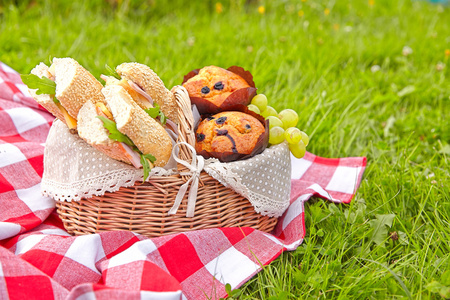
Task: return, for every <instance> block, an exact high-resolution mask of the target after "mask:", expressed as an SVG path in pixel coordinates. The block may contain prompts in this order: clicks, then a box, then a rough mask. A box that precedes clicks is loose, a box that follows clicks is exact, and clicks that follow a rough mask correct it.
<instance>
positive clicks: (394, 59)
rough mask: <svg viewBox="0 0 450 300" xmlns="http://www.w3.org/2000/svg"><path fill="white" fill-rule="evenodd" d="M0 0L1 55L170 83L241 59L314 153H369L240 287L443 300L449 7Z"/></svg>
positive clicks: (245, 291) (449, 212) (447, 267)
mask: <svg viewBox="0 0 450 300" xmlns="http://www.w3.org/2000/svg"><path fill="white" fill-rule="evenodd" d="M17 2H20V4H13V2H11V1H0V61H2V62H4V63H6V64H8V65H9V66H11V67H12V68H14V69H16V70H17V71H18V72H20V73H29V71H30V70H31V69H32V68H33V67H34V66H35V65H36V64H37V63H39V62H40V61H44V62H48V61H49V59H50V58H51V57H65V56H70V57H73V58H75V59H76V60H78V61H79V62H80V63H81V64H82V65H83V66H84V67H86V68H87V69H89V70H90V71H91V72H92V73H93V74H94V75H95V76H96V77H99V76H100V74H101V73H102V72H105V68H104V66H105V64H108V65H110V66H115V65H118V64H120V63H122V62H125V61H137V62H141V63H144V64H147V65H149V66H150V67H151V68H152V69H153V70H154V71H155V72H156V73H157V74H158V75H160V77H161V78H162V79H163V81H164V82H165V84H166V86H167V87H169V88H170V87H172V86H174V85H177V84H180V83H181V81H182V78H183V75H185V74H186V73H188V72H189V71H190V70H192V69H195V68H199V67H202V66H205V65H212V64H213V65H218V66H222V67H228V66H231V65H239V66H242V67H244V68H245V69H248V70H250V71H251V72H252V74H253V76H254V80H255V83H256V86H257V87H258V92H259V93H264V94H266V95H267V97H268V99H269V102H270V104H271V105H272V106H273V107H275V108H276V109H277V110H281V109H284V108H292V109H295V110H296V111H297V112H298V113H299V115H300V122H299V125H298V127H299V128H300V129H302V130H304V131H306V132H307V133H308V134H309V135H310V137H311V142H310V145H309V146H308V151H310V152H312V153H314V154H316V155H319V156H322V157H330V158H331V157H348V156H366V157H367V162H368V167H367V169H366V172H365V174H364V178H363V182H362V184H361V186H360V189H359V190H358V192H357V194H356V197H355V198H354V199H353V201H352V203H351V204H350V205H336V204H332V203H326V202H324V201H323V200H320V199H313V200H311V201H310V202H309V203H308V204H307V205H306V207H305V208H306V212H305V214H306V228H307V232H306V237H305V241H304V243H303V244H302V245H301V246H300V247H299V248H298V249H297V250H296V251H293V252H287V253H284V254H283V255H281V256H280V257H279V258H278V259H277V260H276V261H274V262H273V263H272V264H271V265H269V266H267V267H265V269H264V270H263V271H262V272H260V273H259V274H258V275H257V276H255V277H254V278H252V279H251V280H250V281H249V282H248V283H246V284H245V285H243V286H242V287H241V288H240V289H239V293H238V297H239V299H309V298H313V299H317V298H320V299H365V298H369V299H372V298H374V299H392V298H420V299H429V298H431V299H433V298H436V299H438V298H440V297H447V298H450V191H449V186H450V174H449V173H450V168H449V156H450V121H449V119H450V6H443V5H439V4H430V3H428V2H426V1H419V0H416V1H409V0H403V1H402V0H398V1H394V0H369V1H365V0H364V1H333V0H320V1H312V0H301V1H300V0H298V1H286V0H284V1H283V0H277V1H257V0H253V1H247V2H246V1H243V0H234V1H233V0H230V1H222V2H217V3H216V1H209V2H208V1H202V2H200V1H198V2H196V1H186V2H184V1H179V0H177V1H156V0H153V1H126V0H123V1H122V0H117V1H113V0H110V1H99V0H97V1H90V2H87V1H86V3H84V4H82V3H79V2H76V1H40V0H36V1H17Z"/></svg>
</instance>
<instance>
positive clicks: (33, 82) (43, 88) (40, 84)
mask: <svg viewBox="0 0 450 300" xmlns="http://www.w3.org/2000/svg"><path fill="white" fill-rule="evenodd" d="M20 78H22V81H23V83H25V84H26V85H27V86H28V88H30V89H37V91H36V94H38V95H42V94H49V95H54V94H56V83H55V82H54V81H53V80H51V79H48V78H47V77H45V76H43V77H42V78H40V77H39V76H37V75H34V74H28V75H27V74H21V75H20Z"/></svg>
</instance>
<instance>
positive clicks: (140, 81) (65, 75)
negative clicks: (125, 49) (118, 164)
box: [21, 58, 178, 179]
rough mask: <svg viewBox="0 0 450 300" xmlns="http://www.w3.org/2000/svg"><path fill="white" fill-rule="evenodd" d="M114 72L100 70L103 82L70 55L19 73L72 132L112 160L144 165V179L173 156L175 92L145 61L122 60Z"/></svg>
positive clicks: (47, 107)
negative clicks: (110, 74) (123, 61)
mask: <svg viewBox="0 0 450 300" xmlns="http://www.w3.org/2000/svg"><path fill="white" fill-rule="evenodd" d="M117 72H118V73H116V78H114V77H111V76H104V75H102V78H103V79H104V80H105V81H106V82H107V85H106V87H103V85H102V84H101V83H100V82H99V81H98V80H97V79H96V78H95V77H94V76H93V75H92V74H91V73H89V71H87V70H86V69H84V68H83V67H82V66H81V65H80V64H79V63H78V62H76V61H75V60H74V59H72V58H54V59H53V62H52V65H51V66H50V67H48V66H47V65H45V64H44V63H40V64H39V65H37V66H36V67H35V68H34V69H33V70H32V71H31V74H30V75H22V76H21V77H22V80H23V81H24V83H25V84H26V85H27V86H28V88H29V91H30V94H31V95H32V97H33V98H34V99H35V100H36V101H37V102H38V103H39V104H40V105H41V106H43V107H44V108H46V109H47V110H48V111H49V112H50V113H52V114H53V115H54V116H55V117H56V118H58V119H60V120H61V121H62V122H64V123H65V124H66V125H67V126H68V128H69V129H70V131H71V132H72V133H78V135H79V136H80V137H81V138H82V139H84V140H85V141H86V142H87V143H88V144H90V145H91V146H93V147H94V148H96V149H97V150H99V151H101V152H103V153H105V154H106V155H108V156H110V157H112V158H114V159H116V160H119V161H122V162H125V163H128V164H132V165H133V166H135V167H136V168H140V167H143V168H144V179H146V178H147V176H148V174H149V171H150V169H151V168H152V167H153V166H158V167H163V166H165V165H166V164H167V163H168V161H169V159H170V157H171V152H172V139H173V140H176V138H177V136H176V135H177V132H178V130H177V125H176V122H177V106H176V101H175V97H174V95H173V94H172V93H171V92H170V91H169V90H167V89H166V87H165V86H164V84H163V82H162V81H161V79H159V77H158V76H157V75H156V74H155V73H154V72H153V71H152V70H151V69H150V68H149V67H147V66H145V65H141V64H137V63H124V64H122V65H120V66H119V67H118V68H117ZM118 74H121V76H122V77H120V75H118ZM117 78H120V79H117ZM141 87H142V88H141ZM166 116H167V117H166ZM169 118H170V120H169ZM166 122H167V124H166ZM171 137H172V139H171Z"/></svg>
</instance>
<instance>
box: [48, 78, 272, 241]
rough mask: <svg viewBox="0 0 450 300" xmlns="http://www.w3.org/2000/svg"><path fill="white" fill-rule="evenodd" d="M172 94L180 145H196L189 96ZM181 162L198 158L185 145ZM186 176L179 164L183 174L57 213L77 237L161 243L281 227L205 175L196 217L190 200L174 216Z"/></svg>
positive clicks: (65, 205) (66, 205) (178, 90)
mask: <svg viewBox="0 0 450 300" xmlns="http://www.w3.org/2000/svg"><path fill="white" fill-rule="evenodd" d="M172 92H173V93H174V94H175V97H176V99H177V103H178V106H179V110H178V116H179V121H180V122H179V125H178V131H179V137H178V142H185V143H188V144H190V145H194V143H195V136H194V128H193V127H194V118H193V115H192V111H191V103H190V100H189V96H188V94H187V91H186V90H185V89H184V88H182V87H174V88H173V89H172ZM179 157H180V158H181V159H183V160H184V161H188V162H190V161H191V159H192V152H191V151H190V150H189V149H188V147H186V146H183V145H181V146H180V153H179ZM184 170H185V167H184V166H183V165H181V164H178V171H180V172H178V174H174V175H169V176H152V177H150V178H149V179H148V180H147V181H146V182H136V183H135V184H134V186H132V187H121V188H120V189H119V190H118V191H117V192H113V193H109V192H106V193H105V194H104V195H103V196H93V197H92V198H89V199H81V200H80V201H71V202H68V201H58V200H57V201H56V207H57V213H58V215H59V216H60V218H61V220H62V221H63V223H64V227H65V228H66V230H67V231H68V232H69V233H70V234H72V235H83V234H90V233H97V232H101V231H108V230H129V231H133V232H136V233H139V234H143V235H145V236H148V237H157V236H162V235H167V234H172V233H179V232H185V231H189V230H197V229H207V228H217V227H252V228H255V229H258V230H261V231H265V232H270V231H272V230H273V228H274V227H275V225H276V223H277V218H276V217H268V216H263V215H261V214H258V213H256V212H255V210H254V207H253V206H252V204H251V203H250V202H249V201H248V200H247V199H246V198H244V197H243V196H241V195H240V194H238V193H236V192H235V191H233V190H232V189H230V188H227V187H225V186H224V185H222V184H221V183H219V182H218V181H217V180H216V179H214V178H213V177H211V176H210V175H208V174H207V173H206V172H205V171H202V172H201V174H200V177H199V185H198V192H197V200H196V203H195V216H194V217H190V218H188V217H186V211H187V204H186V202H187V200H186V198H187V195H185V196H184V198H183V201H182V202H181V205H180V206H179V208H178V210H177V212H176V213H175V214H173V215H169V214H168V212H169V210H170V209H171V207H172V206H173V204H174V200H175V198H176V196H177V194H178V192H179V190H180V187H181V186H182V185H183V184H185V183H186V182H187V181H188V179H189V178H188V177H187V176H183V175H181V174H183V171H184ZM180 173H181V174H180Z"/></svg>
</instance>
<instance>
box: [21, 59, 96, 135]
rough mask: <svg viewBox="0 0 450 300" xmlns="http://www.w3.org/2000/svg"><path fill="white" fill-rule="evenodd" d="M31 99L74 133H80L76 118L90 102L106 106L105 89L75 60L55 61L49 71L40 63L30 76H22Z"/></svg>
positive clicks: (48, 68)
mask: <svg viewBox="0 0 450 300" xmlns="http://www.w3.org/2000/svg"><path fill="white" fill-rule="evenodd" d="M21 77H22V80H23V82H24V83H25V84H26V85H27V86H28V88H29V92H30V94H31V96H32V97H33V98H34V99H35V100H36V102H37V103H39V104H40V105H41V106H43V107H44V108H45V109H47V110H48V111H49V112H50V113H51V114H53V115H54V116H55V117H56V118H58V119H60V120H61V121H62V122H64V123H65V124H66V125H67V126H68V127H69V129H70V130H71V132H72V133H75V132H76V129H77V116H78V112H79V110H80V109H81V107H82V106H83V105H84V104H85V103H86V102H88V101H92V102H93V103H94V102H95V103H96V102H104V96H103V94H102V93H101V90H102V88H103V85H102V84H101V83H100V82H99V81H98V80H97V79H96V78H95V77H94V76H93V75H92V74H91V73H89V71H87V70H86V69H85V68H83V67H82V66H81V65H80V64H79V63H78V62H77V61H75V60H74V59H72V58H68V57H67V58H54V59H53V62H52V64H51V66H50V67H48V66H47V65H46V64H44V63H42V62H41V63H40V64H39V65H37V66H36V67H35V68H34V69H33V70H31V74H30V75H22V76H21Z"/></svg>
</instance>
